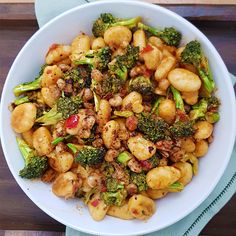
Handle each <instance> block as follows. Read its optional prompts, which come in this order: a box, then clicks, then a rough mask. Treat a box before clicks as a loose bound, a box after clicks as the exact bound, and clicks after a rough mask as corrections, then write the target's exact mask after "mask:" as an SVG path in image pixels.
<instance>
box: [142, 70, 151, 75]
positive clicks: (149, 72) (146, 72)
mask: <svg viewBox="0 0 236 236" xmlns="http://www.w3.org/2000/svg"><path fill="white" fill-rule="evenodd" d="M143 75H144V76H147V77H150V76H151V75H152V71H151V70H149V69H146V70H145V71H144V72H143Z"/></svg>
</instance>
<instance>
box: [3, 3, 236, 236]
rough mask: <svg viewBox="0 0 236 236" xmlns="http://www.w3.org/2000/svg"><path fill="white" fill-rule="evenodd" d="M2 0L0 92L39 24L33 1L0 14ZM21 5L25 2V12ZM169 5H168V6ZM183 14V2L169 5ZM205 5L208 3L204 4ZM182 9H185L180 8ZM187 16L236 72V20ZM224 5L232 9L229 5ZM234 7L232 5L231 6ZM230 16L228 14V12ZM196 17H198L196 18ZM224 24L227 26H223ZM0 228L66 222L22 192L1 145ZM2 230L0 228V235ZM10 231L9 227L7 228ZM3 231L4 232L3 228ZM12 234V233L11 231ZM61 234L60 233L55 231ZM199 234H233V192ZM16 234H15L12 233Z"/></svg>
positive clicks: (51, 227)
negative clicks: (44, 209) (15, 61)
mask: <svg viewBox="0 0 236 236" xmlns="http://www.w3.org/2000/svg"><path fill="white" fill-rule="evenodd" d="M3 5H4V6H6V5H5V4H0V52H1V53H0V71H1V73H0V93H1V91H2V88H3V85H4V81H5V78H6V76H7V73H8V71H9V68H10V66H11V64H12V62H13V60H14V58H15V57H16V55H17V53H18V52H19V50H20V49H21V48H22V46H23V45H24V44H25V42H26V41H27V40H28V39H29V38H30V37H31V36H32V35H33V34H34V32H36V31H37V29H38V26H37V22H36V20H35V16H34V14H33V10H32V9H33V8H32V9H31V7H32V4H11V5H12V7H13V6H14V7H13V8H12V7H10V8H7V9H8V16H9V17H8V18H7V13H6V8H5V13H4V14H5V15H4V17H3V18H1V17H2V16H1V14H2V12H3V11H4V9H3V8H4V7H3ZM22 5H26V6H28V8H27V10H28V11H29V10H30V9H31V10H32V11H31V12H28V14H27V12H26V11H25V10H24V9H23V8H22ZM168 7H169V6H168ZM171 7H172V9H173V10H174V11H176V9H177V10H178V11H180V12H181V13H183V14H186V11H187V10H186V9H190V8H185V7H186V6H183V7H180V6H171ZM206 7H207V6H206ZM183 9H184V10H183ZM191 9H192V11H191V14H189V15H188V19H190V20H192V23H193V24H195V25H196V26H197V27H198V28H199V29H200V30H201V31H202V32H203V33H205V34H206V36H207V37H208V38H209V39H210V40H211V42H212V43H213V44H214V45H215V47H216V48H217V50H218V52H219V53H220V55H221V56H222V58H223V60H224V61H225V63H226V65H227V67H228V69H229V71H231V72H232V73H234V74H236V61H235V58H236V47H235V43H236V41H235V40H236V21H226V19H223V21H219V18H218V21H213V20H209V19H208V18H207V19H206V18H205V19H204V17H203V16H204V15H205V13H204V12H203V10H202V9H206V8H204V7H203V6H195V7H192V8H191ZM227 9H229V10H228V12H231V11H232V10H230V7H228V8H227ZM233 9H234V7H233ZM230 17H231V16H230ZM198 19H199V20H198ZM226 26H227V27H226ZM0 229H1V230H13V229H14V230H17V229H18V230H40V231H43V230H45V231H58V232H62V231H64V230H65V226H64V225H62V224H60V223H58V222H56V221H55V220H53V219H52V218H51V217H49V216H47V215H46V214H45V213H44V212H42V211H41V210H40V209H39V208H38V207H37V206H36V205H35V204H34V203H33V202H32V201H30V199H29V198H28V197H27V196H26V195H25V194H24V193H23V191H22V190H21V189H20V187H19V186H18V185H17V183H16V182H15V180H14V178H13V177H12V175H11V173H10V171H9V169H8V167H7V164H6V161H5V159H4V156H3V153H2V150H1V146H0ZM2 232H3V231H0V235H4V234H1V233H2ZM7 232H9V233H10V231H7ZM3 233H5V232H3ZM13 235H14V234H13ZM56 235H60V234H56ZM202 235H211V236H221V235H227V236H228V235H229V236H230V235H232V236H233V235H236V196H234V197H233V198H232V199H231V200H230V201H229V202H228V203H227V204H226V206H225V207H224V208H223V209H222V210H221V211H220V212H219V213H218V214H217V215H216V216H215V217H214V218H213V219H212V220H211V221H210V222H209V223H208V224H207V225H206V227H205V228H204V230H203V231H202ZM14 236H15V235H14Z"/></svg>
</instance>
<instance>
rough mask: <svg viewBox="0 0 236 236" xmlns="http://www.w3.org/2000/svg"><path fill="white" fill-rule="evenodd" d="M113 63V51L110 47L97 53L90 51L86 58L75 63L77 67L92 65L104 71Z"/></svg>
mask: <svg viewBox="0 0 236 236" xmlns="http://www.w3.org/2000/svg"><path fill="white" fill-rule="evenodd" d="M110 61H111V50H110V48H109V47H104V48H101V49H99V50H97V51H89V52H88V53H87V54H85V57H84V58H82V59H80V60H77V61H75V64H77V65H90V66H91V67H92V68H96V69H98V70H100V71H103V70H105V69H106V68H107V65H108V63H109V62H110Z"/></svg>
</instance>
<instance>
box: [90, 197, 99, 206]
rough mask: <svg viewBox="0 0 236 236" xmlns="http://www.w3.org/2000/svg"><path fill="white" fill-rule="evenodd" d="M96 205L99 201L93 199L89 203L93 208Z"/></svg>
mask: <svg viewBox="0 0 236 236" xmlns="http://www.w3.org/2000/svg"><path fill="white" fill-rule="evenodd" d="M98 204H99V199H95V200H94V201H92V202H91V205H92V206H93V207H97V206H98Z"/></svg>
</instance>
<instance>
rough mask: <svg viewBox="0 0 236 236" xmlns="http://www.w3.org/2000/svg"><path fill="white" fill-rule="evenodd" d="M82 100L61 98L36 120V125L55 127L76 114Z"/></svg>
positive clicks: (78, 98)
mask: <svg viewBox="0 0 236 236" xmlns="http://www.w3.org/2000/svg"><path fill="white" fill-rule="evenodd" d="M82 104H83V102H82V100H81V98H80V97H70V98H69V97H61V98H59V99H58V101H57V104H56V105H55V106H54V107H53V108H52V109H51V110H50V111H48V112H44V114H43V115H42V116H41V117H39V118H37V119H36V122H37V123H43V124H44V125H55V124H56V123H58V122H59V121H60V120H63V119H67V118H68V117H69V116H71V115H74V114H76V113H78V110H79V108H81V107H82Z"/></svg>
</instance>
